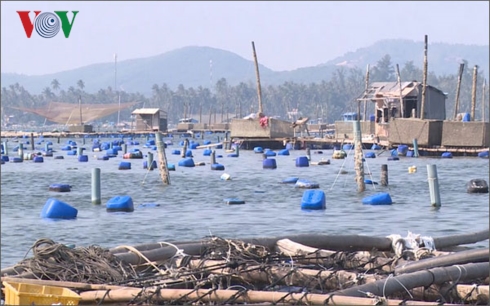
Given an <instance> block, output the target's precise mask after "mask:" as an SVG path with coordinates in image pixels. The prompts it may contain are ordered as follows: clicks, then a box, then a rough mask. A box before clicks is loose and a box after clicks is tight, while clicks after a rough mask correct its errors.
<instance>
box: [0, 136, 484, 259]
mask: <svg viewBox="0 0 490 306" xmlns="http://www.w3.org/2000/svg"><path fill="white" fill-rule="evenodd" d="M206 139H209V140H212V141H213V142H215V141H216V138H206ZM47 140H48V139H46V141H47ZM51 140H52V141H53V143H54V149H55V150H57V152H55V154H54V155H55V156H56V155H63V156H64V159H63V160H55V159H53V158H52V157H45V158H44V163H34V162H33V161H24V162H23V163H11V162H9V163H6V164H4V165H1V266H2V268H5V267H8V266H11V265H13V264H15V263H17V262H18V261H20V260H22V259H23V258H24V256H25V255H26V252H27V251H28V250H29V248H30V247H31V246H32V245H33V243H34V242H35V241H36V240H37V239H39V238H50V239H53V240H54V241H55V242H59V243H66V244H76V245H78V246H88V245H93V244H96V245H100V246H103V247H108V248H110V247H115V246H118V245H136V244H141V243H151V242H161V241H168V242H175V241H189V240H197V239H201V238H204V237H205V236H208V235H210V234H212V235H218V236H221V237H223V238H248V237H259V236H260V237H273V236H280V235H281V236H282V235H288V234H291V235H295V234H304V233H322V234H360V235H369V236H379V237H383V236H387V235H390V234H399V235H402V236H406V235H407V234H408V231H411V232H412V233H416V234H421V235H423V236H432V237H440V236H446V235H452V234H464V233H469V232H474V231H479V230H483V229H486V228H488V226H489V223H488V220H489V196H488V194H468V193H466V186H465V185H466V183H467V182H468V181H469V180H471V179H475V178H482V179H485V180H486V181H487V182H488V177H489V162H488V159H481V158H477V157H455V158H453V159H441V158H429V157H421V158H407V157H400V160H399V161H388V160H387V157H388V156H389V152H384V153H383V154H381V155H380V156H378V157H377V158H375V159H367V160H366V163H365V170H366V172H370V173H372V176H369V175H367V176H366V178H367V179H372V180H374V181H379V179H380V172H381V165H382V164H388V170H389V186H388V187H382V186H379V185H378V186H366V187H367V190H366V191H365V192H364V193H362V194H359V193H357V191H356V188H357V186H356V183H355V180H354V178H355V170H354V161H353V152H350V154H349V156H348V157H347V158H346V159H344V160H338V159H331V156H332V150H322V151H323V154H315V152H317V151H318V150H312V161H319V160H320V159H321V158H329V159H330V161H331V164H330V165H323V166H313V165H312V166H310V167H307V168H297V167H296V166H295V158H296V157H297V156H302V155H305V151H304V150H297V151H295V150H292V151H290V154H291V155H290V156H276V157H273V158H275V159H276V160H277V169H275V170H266V169H263V168H262V155H261V154H255V153H254V152H253V151H245V150H240V156H239V157H238V158H231V157H227V155H228V153H225V152H224V150H221V149H218V150H217V154H221V155H223V158H218V159H217V161H218V162H219V163H221V164H223V165H224V166H225V171H213V170H211V169H210V166H209V162H210V157H209V156H203V150H202V149H201V150H194V161H195V162H199V161H204V162H206V163H207V164H206V166H198V167H195V168H185V167H178V166H177V169H176V171H171V172H170V181H171V185H170V186H164V185H163V184H162V182H161V179H160V175H159V172H158V170H154V171H147V170H145V169H143V165H142V164H143V160H142V159H132V160H124V161H130V162H131V166H132V169H131V170H124V171H122V170H118V165H119V163H120V162H121V161H123V159H122V152H120V154H119V156H118V157H115V158H111V159H110V160H108V161H101V160H97V159H96V158H95V156H99V155H104V153H103V152H86V154H87V155H88V156H89V161H88V162H84V163H82V162H78V160H77V157H76V156H67V154H66V151H60V150H58V149H59V148H60V146H62V145H65V144H66V139H62V140H61V144H57V143H56V140H54V139H51ZM73 140H75V141H77V142H78V143H79V145H81V141H82V140H81V139H73ZM102 140H104V139H102ZM109 140H113V139H109ZM137 140H139V141H140V145H139V146H128V151H129V150H130V149H132V148H134V147H138V148H140V149H141V150H142V151H143V152H144V153H145V155H146V153H147V152H149V151H150V149H147V148H143V145H144V144H145V142H146V139H143V138H140V139H137ZM180 140H181V139H179V138H175V139H174V140H173V141H174V144H173V145H172V146H168V148H167V149H166V155H167V159H168V162H169V163H175V165H177V164H178V161H179V160H180V159H181V157H180V156H179V155H172V154H171V151H172V150H173V149H176V148H177V149H180V147H179V141H180ZM196 141H198V142H201V144H202V140H196ZM13 146H14V144H13V143H12V142H10V143H9V148H10V152H9V153H10V156H11V157H12V156H14V154H15V153H14V152H12V148H13ZM27 147H29V148H30V146H27ZM38 147H39V148H38ZM84 147H86V148H87V151H89V150H90V148H91V140H87V144H86V145H85V146H84ZM36 148H38V149H39V150H41V149H43V148H44V144H43V145H41V146H36ZM27 151H28V150H25V152H27ZM15 156H16V155H15ZM154 157H155V159H157V158H158V155H157V152H156V151H154ZM428 164H435V165H437V171H438V175H439V186H440V194H441V200H442V206H441V207H440V209H434V208H433V207H431V205H430V196H429V187H428V182H427V167H426V166H427V165H428ZM409 166H417V169H418V171H417V172H416V173H413V174H410V173H408V167H409ZM93 168H100V169H101V180H102V205H93V204H91V171H92V169H93ZM342 168H343V169H345V170H347V171H348V173H347V174H339V170H340V169H342ZM223 173H228V174H230V175H231V177H232V179H231V180H229V181H223V180H220V176H221V175H222V174H223ZM287 177H300V178H305V179H310V180H312V181H315V182H317V183H319V184H320V189H321V190H323V191H324V192H325V193H326V198H327V209H326V210H324V211H313V212H311V211H310V212H308V211H302V210H301V209H300V205H301V198H302V195H303V192H304V189H296V188H294V185H289V184H280V182H281V181H282V180H283V179H285V178H287ZM54 183H62V184H70V185H72V186H73V187H72V191H71V192H68V193H56V192H51V191H48V186H49V185H50V184H54ZM377 192H389V193H390V195H391V197H392V199H393V201H394V203H393V205H389V206H369V205H363V204H362V202H361V200H362V198H363V197H365V196H368V195H371V194H374V193H377ZM118 195H129V196H131V197H132V199H133V202H134V204H135V211H134V212H132V213H108V212H106V210H105V203H106V202H107V201H108V200H109V199H110V198H112V197H114V196H118ZM51 197H53V198H57V199H59V200H61V201H63V202H66V203H68V204H70V205H73V206H74V207H76V208H77V209H78V218H77V219H75V220H62V221H52V220H46V219H41V218H40V212H41V209H42V207H43V206H44V204H45V202H46V200H47V199H48V198H51ZM230 197H238V198H241V199H243V200H245V201H246V204H244V205H227V204H225V203H224V201H223V199H225V198H230ZM143 203H156V204H160V206H159V207H153V208H152V207H146V208H139V207H138V205H139V204H143ZM483 246H485V247H488V240H487V241H485V242H481V243H478V244H476V245H475V247H483ZM31 255H32V253H30V254H29V256H31Z"/></svg>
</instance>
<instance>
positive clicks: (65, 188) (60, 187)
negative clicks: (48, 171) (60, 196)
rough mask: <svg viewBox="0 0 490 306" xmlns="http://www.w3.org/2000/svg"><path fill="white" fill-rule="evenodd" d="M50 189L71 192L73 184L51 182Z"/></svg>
mask: <svg viewBox="0 0 490 306" xmlns="http://www.w3.org/2000/svg"><path fill="white" fill-rule="evenodd" d="M48 190H49V191H56V192H70V191H71V186H70V185H68V184H51V185H49V188H48Z"/></svg>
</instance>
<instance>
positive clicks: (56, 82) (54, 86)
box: [51, 79, 61, 92]
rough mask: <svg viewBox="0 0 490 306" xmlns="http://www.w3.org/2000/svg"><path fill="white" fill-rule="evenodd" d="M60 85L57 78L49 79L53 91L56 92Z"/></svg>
mask: <svg viewBox="0 0 490 306" xmlns="http://www.w3.org/2000/svg"><path fill="white" fill-rule="evenodd" d="M60 85H61V84H60V82H59V81H58V80H57V79H54V80H52V81H51V88H53V90H54V91H55V92H58V90H59V89H60Z"/></svg>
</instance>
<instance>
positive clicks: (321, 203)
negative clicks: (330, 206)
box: [301, 190, 327, 210]
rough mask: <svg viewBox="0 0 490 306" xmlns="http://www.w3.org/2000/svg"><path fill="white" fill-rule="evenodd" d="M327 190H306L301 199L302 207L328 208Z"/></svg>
mask: <svg viewBox="0 0 490 306" xmlns="http://www.w3.org/2000/svg"><path fill="white" fill-rule="evenodd" d="M326 208H327V207H326V204H325V192H323V191H322V190H306V191H305V192H303V198H302V199H301V209H308V210H320V209H326Z"/></svg>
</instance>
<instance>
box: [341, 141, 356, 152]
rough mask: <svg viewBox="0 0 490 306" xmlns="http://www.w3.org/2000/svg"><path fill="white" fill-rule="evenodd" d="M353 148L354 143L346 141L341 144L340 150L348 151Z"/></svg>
mask: <svg viewBox="0 0 490 306" xmlns="http://www.w3.org/2000/svg"><path fill="white" fill-rule="evenodd" d="M352 149H354V145H353V144H350V143H346V144H344V145H343V146H342V150H345V151H349V150H352Z"/></svg>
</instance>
